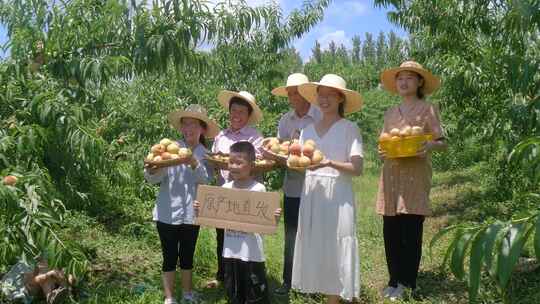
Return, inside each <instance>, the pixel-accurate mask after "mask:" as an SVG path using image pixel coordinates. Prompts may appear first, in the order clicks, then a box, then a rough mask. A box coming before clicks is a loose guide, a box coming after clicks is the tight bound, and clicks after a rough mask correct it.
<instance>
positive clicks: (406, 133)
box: [399, 126, 412, 137]
mask: <svg viewBox="0 0 540 304" xmlns="http://www.w3.org/2000/svg"><path fill="white" fill-rule="evenodd" d="M411 135H412V128H411V127H410V126H406V127H404V128H403V129H401V131H399V136H401V137H405V136H411Z"/></svg>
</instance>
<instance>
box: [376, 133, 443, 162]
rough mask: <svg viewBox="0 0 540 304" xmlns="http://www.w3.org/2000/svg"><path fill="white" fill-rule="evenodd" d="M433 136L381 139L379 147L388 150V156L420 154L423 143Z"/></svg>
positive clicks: (398, 156)
mask: <svg viewBox="0 0 540 304" xmlns="http://www.w3.org/2000/svg"><path fill="white" fill-rule="evenodd" d="M432 138H433V136H432V135H431V134H427V135H412V136H407V137H399V138H391V139H387V140H380V141H379V147H380V148H381V150H383V151H384V152H386V157H388V158H400V157H413V156H416V155H418V150H419V149H420V148H422V143H423V142H424V141H429V140H431V139H432Z"/></svg>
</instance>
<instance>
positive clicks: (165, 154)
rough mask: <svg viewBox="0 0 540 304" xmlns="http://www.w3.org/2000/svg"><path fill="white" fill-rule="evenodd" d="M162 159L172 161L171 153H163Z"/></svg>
mask: <svg viewBox="0 0 540 304" xmlns="http://www.w3.org/2000/svg"><path fill="white" fill-rule="evenodd" d="M161 159H163V160H168V159H171V153H169V152H163V153H161Z"/></svg>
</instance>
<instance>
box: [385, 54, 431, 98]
mask: <svg viewBox="0 0 540 304" xmlns="http://www.w3.org/2000/svg"><path fill="white" fill-rule="evenodd" d="M402 71H411V72H415V73H418V74H419V75H420V76H422V78H424V86H423V87H422V92H423V93H424V94H426V95H428V94H431V93H433V92H435V91H436V90H437V89H438V88H439V87H440V86H441V79H440V78H439V77H437V76H435V75H433V74H432V73H431V72H430V71H428V70H426V69H425V68H424V67H423V66H422V65H421V64H419V63H418V62H416V61H405V62H403V63H402V64H401V65H400V66H399V67H398V68H392V69H388V70H385V71H383V72H382V73H381V83H382V85H383V88H384V89H385V90H387V91H389V92H391V93H394V94H398V90H397V86H396V77H397V74H398V73H399V72H402Z"/></svg>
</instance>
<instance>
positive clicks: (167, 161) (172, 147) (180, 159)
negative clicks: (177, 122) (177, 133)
mask: <svg viewBox="0 0 540 304" xmlns="http://www.w3.org/2000/svg"><path fill="white" fill-rule="evenodd" d="M191 156H192V152H191V150H190V149H189V148H184V147H180V146H179V145H178V144H177V143H176V142H173V141H172V140H170V139H168V138H164V139H162V140H161V141H160V142H159V143H158V144H155V145H153V146H152V148H150V153H148V155H147V156H146V158H145V159H144V164H145V166H149V167H155V168H162V167H170V166H177V165H181V164H191V163H192V161H193V158H192V157H191Z"/></svg>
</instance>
